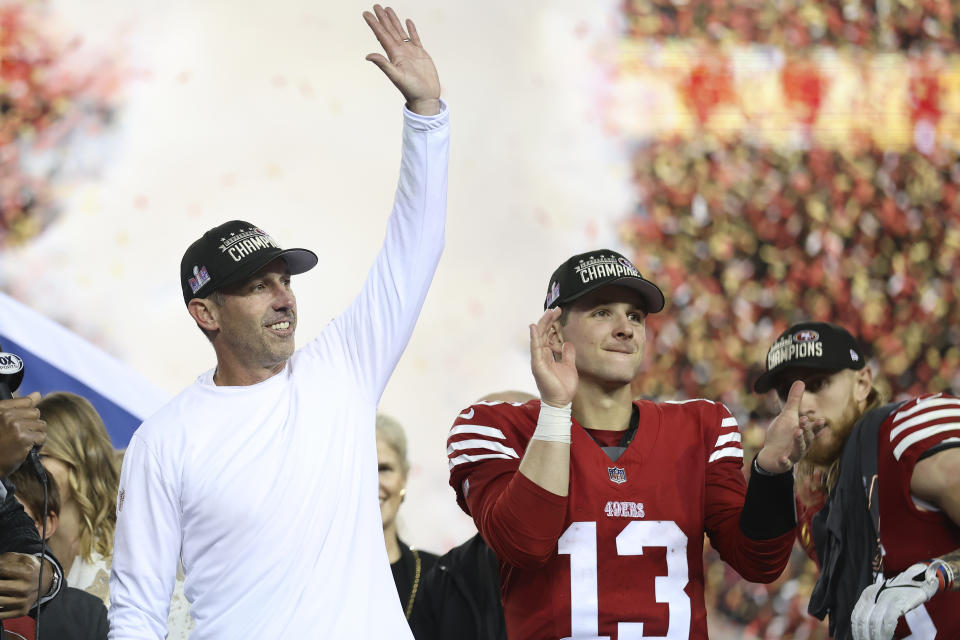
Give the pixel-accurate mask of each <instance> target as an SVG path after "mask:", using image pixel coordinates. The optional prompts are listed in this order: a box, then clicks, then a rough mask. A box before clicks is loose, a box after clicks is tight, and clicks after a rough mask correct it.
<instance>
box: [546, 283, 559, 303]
mask: <svg viewBox="0 0 960 640" xmlns="http://www.w3.org/2000/svg"><path fill="white" fill-rule="evenodd" d="M559 297H560V283H559V282H554V283H553V284H552V285H550V292H549V293H548V294H547V301H546V302H545V303H544V306H546V307H549V306H550V305H552V304H553V303H554V302H556V300H557V298H559Z"/></svg>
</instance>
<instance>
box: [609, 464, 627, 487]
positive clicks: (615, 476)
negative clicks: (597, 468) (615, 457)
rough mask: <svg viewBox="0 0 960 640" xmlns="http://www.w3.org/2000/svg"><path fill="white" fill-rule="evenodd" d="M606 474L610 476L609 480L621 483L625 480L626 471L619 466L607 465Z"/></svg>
mask: <svg viewBox="0 0 960 640" xmlns="http://www.w3.org/2000/svg"><path fill="white" fill-rule="evenodd" d="M607 475H608V476H610V482H614V483H616V484H623V483H624V482H626V481H627V471H626V469H621V468H620V467H607Z"/></svg>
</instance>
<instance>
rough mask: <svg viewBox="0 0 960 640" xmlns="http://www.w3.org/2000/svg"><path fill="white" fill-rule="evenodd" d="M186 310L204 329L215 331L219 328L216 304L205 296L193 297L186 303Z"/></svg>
mask: <svg viewBox="0 0 960 640" xmlns="http://www.w3.org/2000/svg"><path fill="white" fill-rule="evenodd" d="M187 311H188V312H190V316H191V317H192V318H193V319H194V321H195V322H196V323H197V326H199V327H200V328H201V329H203V330H204V331H216V330H217V329H219V328H220V315H219V313H218V312H219V309H217V305H216V304H214V302H213V301H211V300H208V299H206V298H194V299H193V300H191V301H190V302H189V303H188V304H187Z"/></svg>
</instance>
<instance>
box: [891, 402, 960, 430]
mask: <svg viewBox="0 0 960 640" xmlns="http://www.w3.org/2000/svg"><path fill="white" fill-rule="evenodd" d="M944 405H952V406H955V407H960V398H954V397H951V396H948V397H943V396H940V395H936V396H929V397H926V398H918V399H917V403H916V404H915V405H913V406H912V407H910V408H909V409H901V410H900V411H898V412H897V414H896V416H895V417H894V419H893V422H894V424H896V423H898V422H902V421H903V420H906V419H907V418H909V417H910V416H912V415H913V414H915V413H917V412H918V411H925V410H926V409H932V408H933V407H942V406H944Z"/></svg>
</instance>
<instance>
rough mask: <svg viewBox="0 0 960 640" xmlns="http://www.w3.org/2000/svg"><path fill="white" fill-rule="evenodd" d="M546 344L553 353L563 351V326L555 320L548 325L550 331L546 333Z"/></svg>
mask: <svg viewBox="0 0 960 640" xmlns="http://www.w3.org/2000/svg"><path fill="white" fill-rule="evenodd" d="M547 344H548V345H549V346H550V350H551V351H553V352H554V353H561V352H562V351H563V326H562V325H561V324H560V321H559V320H557V321H556V322H554V323H553V324H551V325H550V332H549V333H548V334H547Z"/></svg>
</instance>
